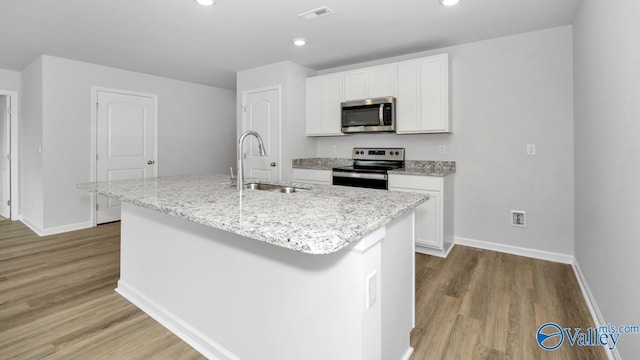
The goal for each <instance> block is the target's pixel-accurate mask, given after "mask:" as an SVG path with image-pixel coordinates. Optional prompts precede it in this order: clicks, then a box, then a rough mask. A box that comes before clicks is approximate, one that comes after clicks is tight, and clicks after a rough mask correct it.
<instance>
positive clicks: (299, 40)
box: [293, 38, 307, 46]
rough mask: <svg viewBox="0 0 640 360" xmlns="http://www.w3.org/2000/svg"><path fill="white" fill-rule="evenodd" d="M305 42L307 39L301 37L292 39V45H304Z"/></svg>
mask: <svg viewBox="0 0 640 360" xmlns="http://www.w3.org/2000/svg"><path fill="white" fill-rule="evenodd" d="M306 43H307V39H303V38H295V39H293V45H295V46H304V45H305V44H306Z"/></svg>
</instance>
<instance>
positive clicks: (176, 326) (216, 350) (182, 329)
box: [116, 280, 240, 360]
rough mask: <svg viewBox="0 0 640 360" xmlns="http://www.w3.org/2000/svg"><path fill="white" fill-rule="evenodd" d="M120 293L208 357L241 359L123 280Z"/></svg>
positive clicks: (226, 359) (223, 359) (119, 286)
mask: <svg viewBox="0 0 640 360" xmlns="http://www.w3.org/2000/svg"><path fill="white" fill-rule="evenodd" d="M116 292H118V293H119V294H120V295H122V296H123V297H124V298H125V299H127V300H129V301H130V302H131V303H133V304H134V305H135V306H137V307H138V308H139V309H140V310H142V311H144V312H145V313H146V314H147V315H149V316H151V317H152V318H153V319H154V320H156V321H157V322H159V323H160V324H162V326H164V327H165V328H167V329H168V330H169V331H171V332H172V333H174V334H175V335H176V336H177V337H179V338H180V339H182V340H183V341H184V342H186V343H187V344H189V345H190V346H191V347H193V348H194V349H195V350H196V351H198V352H199V353H200V354H202V355H203V356H205V357H206V358H207V359H213V360H240V358H238V357H237V356H235V355H234V354H232V353H231V352H230V351H229V350H227V349H225V348H224V347H223V346H222V345H220V344H218V343H217V342H215V341H214V340H213V339H211V338H209V337H208V336H206V335H204V334H203V333H202V332H200V331H198V330H197V329H195V328H194V327H193V326H191V325H189V324H187V323H185V322H184V321H182V320H180V319H179V318H178V317H177V316H175V315H174V314H173V313H171V312H170V311H168V310H166V309H165V308H163V307H162V306H160V305H158V304H157V303H156V302H155V301H153V300H151V299H149V298H148V297H147V296H145V295H144V294H142V293H140V292H139V291H137V290H135V289H134V288H132V287H131V286H128V285H127V284H126V283H125V282H123V281H122V280H120V281H118V288H117V289H116Z"/></svg>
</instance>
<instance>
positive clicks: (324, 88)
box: [305, 74, 344, 136]
mask: <svg viewBox="0 0 640 360" xmlns="http://www.w3.org/2000/svg"><path fill="white" fill-rule="evenodd" d="M340 102H342V76H341V75H339V74H335V75H326V76H316V77H310V78H307V79H306V80H305V135H307V136H335V135H344V134H343V133H342V132H341V126H340Z"/></svg>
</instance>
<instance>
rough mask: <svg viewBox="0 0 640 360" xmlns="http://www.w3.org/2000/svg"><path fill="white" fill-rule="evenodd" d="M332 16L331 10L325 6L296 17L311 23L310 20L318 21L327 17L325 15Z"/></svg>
mask: <svg viewBox="0 0 640 360" xmlns="http://www.w3.org/2000/svg"><path fill="white" fill-rule="evenodd" d="M331 14H333V10H331V9H329V8H328V7H326V6H322V7H319V8H317V9H313V10H309V11H306V12H303V13H302V14H299V15H298V16H300V17H301V18H303V19H305V20H307V21H311V20H315V19H319V18H321V17H323V16H327V15H331Z"/></svg>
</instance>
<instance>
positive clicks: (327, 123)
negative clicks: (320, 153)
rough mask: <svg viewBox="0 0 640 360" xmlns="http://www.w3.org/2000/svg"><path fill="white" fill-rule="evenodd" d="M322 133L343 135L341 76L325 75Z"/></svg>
mask: <svg viewBox="0 0 640 360" xmlns="http://www.w3.org/2000/svg"><path fill="white" fill-rule="evenodd" d="M324 93H325V95H324V113H325V117H324V132H323V134H324V135H344V134H343V133H342V125H341V124H342V112H341V110H340V103H341V102H342V101H344V96H343V93H342V76H341V75H327V76H326V77H325V86H324Z"/></svg>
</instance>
